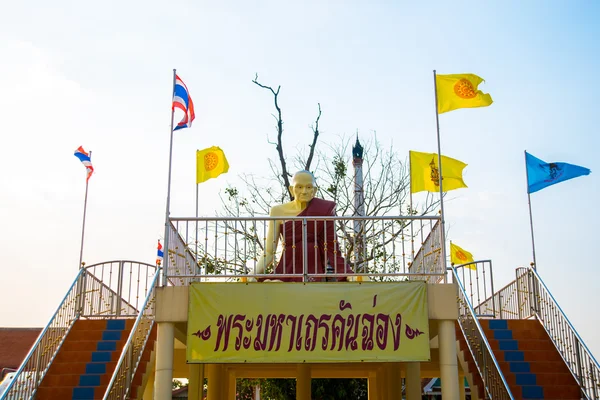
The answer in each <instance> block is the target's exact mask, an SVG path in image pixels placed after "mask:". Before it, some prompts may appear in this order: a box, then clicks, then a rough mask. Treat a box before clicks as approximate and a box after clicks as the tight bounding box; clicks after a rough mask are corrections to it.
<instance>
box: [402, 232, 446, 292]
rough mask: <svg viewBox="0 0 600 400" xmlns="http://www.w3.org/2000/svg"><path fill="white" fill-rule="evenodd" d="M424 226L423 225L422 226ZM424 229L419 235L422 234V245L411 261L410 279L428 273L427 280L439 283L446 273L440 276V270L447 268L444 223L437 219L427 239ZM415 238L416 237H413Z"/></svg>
mask: <svg viewBox="0 0 600 400" xmlns="http://www.w3.org/2000/svg"><path fill="white" fill-rule="evenodd" d="M420 222H421V224H422V221H420ZM421 228H422V226H421ZM423 232H424V231H423V229H420V230H419V233H418V234H417V237H419V235H420V236H421V246H420V248H419V251H417V254H416V255H415V257H414V259H413V260H412V262H410V263H409V268H408V270H409V273H411V274H412V276H410V279H411V280H412V279H415V278H416V279H422V278H419V276H418V275H417V274H420V273H424V274H428V275H427V276H426V278H425V280H426V281H427V282H428V283H437V282H439V281H441V280H442V279H444V278H445V277H446V275H443V276H440V275H439V272H440V270H443V269H444V268H445V265H444V264H445V263H442V262H441V261H442V245H441V243H442V224H441V223H440V220H437V221H436V222H435V224H434V225H433V227H431V230H430V232H429V234H428V235H427V237H426V238H425V240H423ZM413 240H414V239H413Z"/></svg>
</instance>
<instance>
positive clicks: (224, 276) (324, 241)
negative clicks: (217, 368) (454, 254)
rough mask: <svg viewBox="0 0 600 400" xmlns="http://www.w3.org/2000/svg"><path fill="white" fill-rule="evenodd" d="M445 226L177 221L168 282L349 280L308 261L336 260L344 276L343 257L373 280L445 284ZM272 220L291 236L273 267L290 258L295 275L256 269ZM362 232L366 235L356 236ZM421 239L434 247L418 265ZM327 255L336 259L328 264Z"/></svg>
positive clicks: (419, 220)
mask: <svg viewBox="0 0 600 400" xmlns="http://www.w3.org/2000/svg"><path fill="white" fill-rule="evenodd" d="M439 220H440V217H439V216H415V217H400V216H398V217H397V216H389V217H388V216H384V217H347V216H345V217H336V216H328V217H316V216H315V217H286V218H285V219H284V218H281V217H238V218H215V217H210V218H171V232H170V233H169V243H170V244H169V252H168V253H169V254H168V257H167V260H166V264H165V265H166V269H165V275H166V278H167V280H166V281H167V282H168V284H170V285H189V284H190V283H191V282H194V281H200V280H207V279H208V280H235V279H239V278H241V277H252V278H271V279H276V278H278V277H302V278H303V280H307V279H308V280H312V279H316V280H321V279H323V278H325V277H340V276H345V275H347V274H342V273H334V274H333V275H332V274H326V271H320V270H316V269H315V266H314V265H309V264H311V262H310V261H309V260H315V259H322V258H323V257H325V259H326V260H325V264H326V263H327V261H330V262H331V266H332V267H333V269H334V270H335V271H337V270H338V268H337V267H338V266H337V265H336V263H337V262H338V261H337V260H338V259H339V258H337V256H341V257H342V258H343V259H344V260H345V261H344V262H345V264H346V265H349V266H350V268H351V269H352V270H353V271H354V274H357V275H364V276H369V277H370V279H373V280H402V279H406V278H410V279H414V278H416V279H422V280H427V281H435V282H439V281H440V280H442V279H444V278H445V276H446V270H445V266H444V264H443V262H442V259H441V256H440V255H439V254H440V253H441V250H440V249H441V246H440V244H439V243H441V242H440V238H441V230H440V229H439V228H436V227H438V226H439V224H436V222H437V221H439ZM272 221H273V222H274V223H281V224H282V226H283V227H284V230H287V235H286V236H287V237H283V236H282V237H280V238H279V240H278V242H279V244H280V245H279V246H278V247H279V248H278V249H277V251H276V252H275V257H274V260H273V264H272V265H273V266H276V265H277V263H278V260H281V259H283V260H287V259H291V260H293V262H294V265H293V266H288V267H289V268H287V269H291V270H292V273H291V274H286V275H277V276H274V275H272V274H270V273H267V274H261V273H259V272H260V271H257V265H258V262H259V260H260V258H261V257H263V256H264V250H265V247H266V245H267V240H268V239H267V230H268V225H269V223H270V222H272ZM355 222H359V223H357V224H355ZM411 224H413V228H412V229H411V228H410V226H411ZM355 226H359V227H360V229H361V231H359V232H356V231H355V230H354V229H355ZM411 231H412V232H413V234H412V235H411ZM438 236H439V237H438ZM419 237H420V238H421V243H422V244H423V243H427V244H428V246H429V247H428V249H427V250H426V251H423V252H421V253H420V254H421V255H419V256H418V258H417V257H416V256H415V257H414V260H413V257H412V256H411V254H412V250H411V249H412V248H413V247H414V246H413V241H414V240H415V238H419ZM315 238H316V239H315ZM424 238H429V239H424ZM286 241H287V243H286ZM274 242H275V240H274ZM436 243H437V244H436ZM273 244H275V243H273ZM317 244H318V245H317ZM274 247H275V246H274ZM323 248H324V249H325V250H324V252H323ZM327 249H329V252H330V253H331V252H333V254H335V257H330V258H331V259H327V257H328V255H327V254H328V253H327ZM286 251H287V252H292V253H293V254H294V256H293V257H290V254H288V257H287V258H286V257H285V252H286ZM320 251H321V252H323V254H324V255H323V254H321V253H319V252H320ZM313 253H314V254H313ZM295 260H297V262H296V261H295ZM415 261H416V262H415ZM283 262H285V261H283ZM411 265H414V267H411ZM417 266H418V267H417ZM340 269H343V268H340ZM267 272H270V271H267Z"/></svg>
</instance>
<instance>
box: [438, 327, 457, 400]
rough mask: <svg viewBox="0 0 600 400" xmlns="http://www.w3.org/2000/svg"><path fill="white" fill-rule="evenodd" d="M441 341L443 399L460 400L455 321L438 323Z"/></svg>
mask: <svg viewBox="0 0 600 400" xmlns="http://www.w3.org/2000/svg"><path fill="white" fill-rule="evenodd" d="M438 334H439V340H440V378H441V379H442V398H444V399H458V398H459V397H458V396H459V390H458V363H457V359H456V334H455V331H454V321H453V320H441V321H439V322H438Z"/></svg>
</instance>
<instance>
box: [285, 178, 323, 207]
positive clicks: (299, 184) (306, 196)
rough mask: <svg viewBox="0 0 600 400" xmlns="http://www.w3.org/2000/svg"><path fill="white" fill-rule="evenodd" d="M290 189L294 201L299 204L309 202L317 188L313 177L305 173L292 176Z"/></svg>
mask: <svg viewBox="0 0 600 400" xmlns="http://www.w3.org/2000/svg"><path fill="white" fill-rule="evenodd" d="M290 189H291V191H292V193H293V194H294V199H295V200H297V201H301V202H309V201H311V200H312V199H313V197H315V194H316V193H317V186H316V185H315V182H314V180H313V176H312V175H311V174H307V173H298V174H296V175H294V180H293V181H292V186H291V187H290Z"/></svg>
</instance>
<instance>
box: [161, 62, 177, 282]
mask: <svg viewBox="0 0 600 400" xmlns="http://www.w3.org/2000/svg"><path fill="white" fill-rule="evenodd" d="M176 73H177V70H176V69H173V86H172V87H171V132H170V135H171V141H170V144H169V181H168V182H169V183H168V184H167V211H166V212H165V237H164V241H165V251H164V256H163V280H162V285H163V286H167V269H168V266H169V244H170V243H169V232H170V229H169V228H170V226H169V225H170V221H169V215H170V213H171V163H172V160H173V117H174V116H175V110H174V109H173V104H172V102H173V93H175V76H176Z"/></svg>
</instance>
